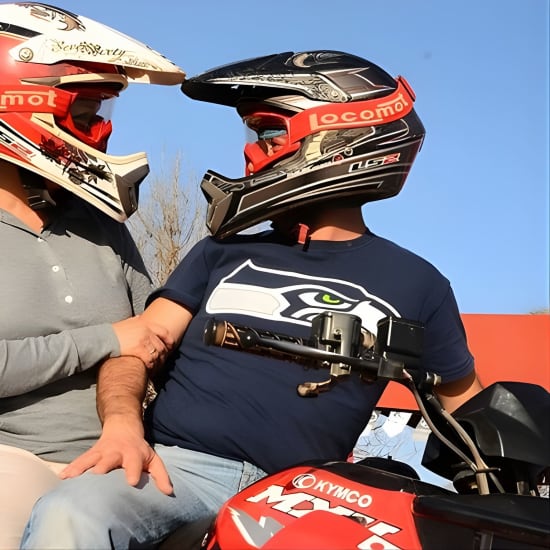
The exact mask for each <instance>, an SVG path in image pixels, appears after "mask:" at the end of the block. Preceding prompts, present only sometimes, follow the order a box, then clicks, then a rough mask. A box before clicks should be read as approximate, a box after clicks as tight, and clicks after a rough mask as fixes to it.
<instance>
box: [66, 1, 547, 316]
mask: <svg viewBox="0 0 550 550" xmlns="http://www.w3.org/2000/svg"><path fill="white" fill-rule="evenodd" d="M58 4H59V5H60V6H62V7H65V8H66V9H68V10H71V11H74V12H76V13H79V14H81V15H86V16H88V17H92V18H94V19H97V20H99V21H101V22H103V23H106V24H108V25H110V26H112V27H114V28H116V29H118V30H120V31H122V32H125V33H127V34H130V35H133V36H135V37H136V38H139V39H140V40H141V41H143V42H145V43H147V44H148V45H149V46H151V47H153V48H154V49H156V50H158V51H160V52H162V53H163V54H164V55H166V56H167V57H169V58H170V59H172V60H173V61H174V62H176V63H178V64H179V65H180V66H181V67H182V68H183V69H184V70H185V71H186V72H187V74H188V75H189V76H192V75H195V74H197V73H199V72H202V71H204V70H206V69H209V68H212V67H215V66H218V65H222V64H224V63H229V62H232V61H236V60H240V59H244V58H248V57H255V56H258V55H265V54H269V53H276V52H282V51H302V50H307V49H334V50H343V51H347V52H349V53H353V54H355V55H359V56H361V57H364V58H366V59H369V60H371V61H373V62H374V63H377V64H378V65H381V66H382V67H383V68H385V69H386V70H387V71H388V72H390V73H391V74H393V75H398V74H402V75H404V76H405V77H406V78H407V79H408V81H409V82H410V83H411V85H412V86H413V88H414V90H415V92H416V95H417V101H416V110H417V112H418V114H419V115H420V117H421V118H422V120H423V122H424V125H425V126H426V130H427V136H426V140H425V142H424V146H423V149H422V151H421V152H420V154H419V156H418V158H417V160H416V163H415V165H414V167H413V169H412V171H411V174H410V176H409V179H408V180H407V183H406V184H405V187H404V189H403V191H402V192H401V193H400V194H399V195H398V196H397V197H395V198H392V199H388V200H385V201H381V202H378V203H373V204H371V205H368V206H366V207H365V209H364V212H365V219H366V222H367V225H368V226H369V227H370V228H371V230H372V231H374V232H376V233H378V234H380V235H383V236H386V237H388V238H390V239H393V240H395V241H396V242H397V243H399V244H401V245H402V246H405V247H406V248H409V249H410V250H412V251H414V252H416V253H418V254H420V255H421V256H423V257H425V258H426V259H427V260H429V261H430V262H431V263H433V264H434V265H435V266H436V267H438V269H439V270H440V271H441V272H442V273H443V274H445V275H446V276H447V277H448V278H449V279H450V280H451V282H452V286H453V289H454V291H455V294H456V296H457V300H458V303H459V307H460V309H461V311H462V312H464V313H529V312H531V311H534V310H540V309H545V308H548V307H549V69H548V66H549V53H548V52H549V23H548V21H549V2H548V0H515V1H507V2H503V1H502V0H482V1H479V0H463V1H461V2H447V1H442V0H417V1H416V2H411V1H410V0H394V1H392V2H385V1H376V2H375V1H373V0H348V2H345V3H340V4H338V3H335V2H327V1H326V0H317V1H308V0H304V1H301V2H297V1H295V0H293V1H289V0H279V1H278V2H251V1H249V0H245V1H236V2H224V1H222V0H219V1H208V0H202V1H201V2H181V1H180V0H169V1H161V2H150V1H147V2H145V1H142V0H133V1H130V0H118V1H113V0H109V1H107V0H95V1H94V2H89V1H87V0H86V1H79V0H66V1H65V2H64V3H60V2H58ZM243 140H244V131H243V129H242V124H241V122H240V119H239V118H238V116H237V115H236V113H235V112H234V111H233V110H231V109H230V108H228V107H221V106H218V105H212V104H207V103H200V102H196V101H191V100H190V99H188V98H186V97H185V96H183V94H181V92H180V91H179V90H178V89H177V88H175V87H172V88H164V87H152V86H144V85H134V86H132V87H130V88H129V89H128V91H126V92H124V93H123V94H122V96H121V98H120V99H119V100H118V102H117V105H116V107H115V114H114V133H113V136H112V138H111V142H110V152H111V153H116V154H123V153H133V152H137V151H141V150H144V151H147V153H148V154H149V158H150V163H151V169H152V171H153V173H155V172H156V173H161V172H162V170H163V169H162V164H163V163H164V164H165V167H166V166H168V167H169V166H171V164H172V163H173V159H174V157H175V155H176V154H181V156H182V158H183V160H184V168H183V175H184V176H191V175H195V176H196V177H197V178H199V177H200V176H201V175H202V174H203V173H204V172H205V171H206V170H207V169H209V168H211V169H214V170H216V171H218V172H221V173H222V174H224V175H227V176H230V177H239V176H241V175H242V173H243V160H242V146H243ZM165 169H166V168H165ZM146 185H147V183H144V186H146Z"/></svg>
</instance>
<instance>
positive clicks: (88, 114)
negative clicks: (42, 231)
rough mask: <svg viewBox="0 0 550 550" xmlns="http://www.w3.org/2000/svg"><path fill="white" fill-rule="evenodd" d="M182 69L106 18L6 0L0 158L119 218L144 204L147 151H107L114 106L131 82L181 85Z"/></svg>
mask: <svg viewBox="0 0 550 550" xmlns="http://www.w3.org/2000/svg"><path fill="white" fill-rule="evenodd" d="M184 76H185V74H184V73H183V71H182V70H181V69H180V68H179V67H177V66H176V65H174V64H173V63H172V62H170V61H169V60H167V59H166V58H165V57H164V56H162V55H160V54H159V53H157V52H155V51H154V50H152V49H151V48H149V47H148V46H146V45H144V44H142V43H140V42H138V41H136V40H134V39H133V38H130V37H128V36H126V35H123V34H121V33H119V32H117V31H115V30H113V29H111V28H109V27H106V26H105V25H102V24H101V23H98V22H96V21H93V20H90V19H88V18H86V17H81V16H78V15H75V14H73V13H70V12H68V11H64V10H62V9H60V8H56V7H53V6H49V5H46V4H38V3H32V2H20V3H11V4H0V159H3V160H5V161H7V162H10V163H13V164H16V165H18V166H20V167H21V168H23V169H25V170H28V171H30V172H33V173H35V174H38V175H39V176H41V177H43V178H45V179H47V180H50V181H52V182H54V183H56V184H58V185H60V186H62V187H64V188H66V189H67V190H69V191H70V192H72V193H74V194H75V195H77V196H79V197H81V198H83V199H84V200H86V201H87V202H89V203H90V204H92V205H94V206H95V207H97V208H99V209H100V210H102V211H104V212H106V213H107V214H108V215H110V216H111V217H113V218H114V219H116V220H118V221H121V222H122V221H124V220H125V219H126V218H127V217H128V216H129V215H130V214H132V212H134V211H135V210H136V208H137V202H138V196H137V195H138V193H137V191H138V186H139V184H140V183H141V181H142V180H143V178H144V177H145V176H146V175H147V173H148V171H149V166H148V164H147V157H146V155H145V154H144V153H136V154H132V155H125V156H112V155H107V154H106V147H107V140H108V138H109V136H110V134H111V130H112V127H111V122H110V120H109V119H108V116H107V109H106V107H107V105H108V104H109V103H110V102H111V103H112V101H113V100H114V98H116V97H117V96H118V95H119V93H120V92H121V91H122V90H124V89H125V88H126V86H127V85H128V83H129V82H144V83H151V84H165V85H175V84H180V83H181V82H182V80H183V79H184Z"/></svg>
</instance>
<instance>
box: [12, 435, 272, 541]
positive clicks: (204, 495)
mask: <svg viewBox="0 0 550 550" xmlns="http://www.w3.org/2000/svg"><path fill="white" fill-rule="evenodd" d="M155 450H156V451H157V453H158V455H159V456H160V457H161V458H162V460H163V461H164V464H165V465H166V468H167V470H168V473H169V475H170V479H171V481H172V484H173V486H174V494H173V495H172V496H167V495H164V494H163V493H161V492H160V491H159V490H158V489H157V488H156V486H155V483H154V481H153V480H152V479H151V478H150V477H149V476H148V475H145V474H144V475H143V477H142V479H141V481H140V483H139V485H138V486H137V487H131V486H130V485H128V483H127V482H126V478H125V475H124V471H123V470H120V469H119V470H114V471H112V472H109V473H108V474H104V475H98V474H91V473H86V474H83V475H82V476H80V477H77V478H73V479H68V480H65V481H63V482H62V483H60V484H59V485H58V486H57V487H56V488H55V489H54V490H52V491H50V492H49V493H47V494H46V495H44V496H43V497H42V498H41V499H40V500H39V501H38V502H37V503H36V505H35V507H34V509H33V512H32V514H31V517H30V519H29V522H28V524H27V526H26V528H25V532H24V534H23V539H22V542H21V548H35V549H40V550H45V549H53V548H56V549H60V548H64V549H77V548H78V549H90V550H92V549H93V550H98V549H102V550H103V549H107V548H151V547H152V546H154V545H155V544H157V543H159V542H160V541H162V540H163V539H164V538H166V536H167V535H168V534H169V533H171V532H172V531H173V530H174V529H176V528H177V527H178V526H180V525H182V524H186V523H189V522H192V521H197V520H200V519H204V518H207V517H213V516H215V515H216V513H217V511H218V510H219V508H220V506H221V505H222V504H223V503H224V502H225V501H226V500H227V499H229V498H230V497H231V496H233V495H234V494H235V493H237V492H238V491H240V490H241V489H244V488H245V487H246V486H248V485H250V484H251V483H253V482H254V481H256V480H258V479H260V478H261V477H264V476H265V472H264V471H263V470H261V469H260V468H257V467H256V466H253V465H252V464H249V463H248V462H239V461H234V460H228V459H225V458H220V457H216V456H212V455H208V454H204V453H199V452H196V451H189V450H187V449H181V448H179V447H166V446H163V445H156V446H155Z"/></svg>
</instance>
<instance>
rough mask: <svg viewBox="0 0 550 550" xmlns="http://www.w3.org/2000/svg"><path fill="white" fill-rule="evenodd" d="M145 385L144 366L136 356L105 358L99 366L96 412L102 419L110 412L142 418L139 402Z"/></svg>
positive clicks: (145, 373)
mask: <svg viewBox="0 0 550 550" xmlns="http://www.w3.org/2000/svg"><path fill="white" fill-rule="evenodd" d="M146 388H147V370H146V367H145V365H144V364H143V362H142V361H141V360H140V359H138V358H137V357H131V356H122V357H116V358H113V359H108V360H107V361H105V363H103V365H101V368H100V369H99V376H98V384H97V412H98V415H99V418H100V419H101V421H102V422H103V423H105V421H106V420H107V419H108V418H110V417H113V416H124V417H126V418H127V419H128V420H129V419H131V418H135V419H138V420H139V421H140V422H141V416H142V410H143V409H142V404H143V399H144V397H145V390H146Z"/></svg>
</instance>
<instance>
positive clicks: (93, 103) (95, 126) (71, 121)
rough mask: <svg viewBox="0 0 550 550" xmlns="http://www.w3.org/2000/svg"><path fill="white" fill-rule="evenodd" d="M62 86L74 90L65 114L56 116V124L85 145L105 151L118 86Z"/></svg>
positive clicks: (110, 130)
mask: <svg viewBox="0 0 550 550" xmlns="http://www.w3.org/2000/svg"><path fill="white" fill-rule="evenodd" d="M65 89H67V90H68V91H70V92H71V93H72V94H73V99H72V101H71V104H70V106H69V110H68V112H67V114H66V115H65V116H63V117H56V122H57V124H58V125H59V126H60V127H61V128H63V129H64V130H65V131H67V132H69V133H70V134H71V135H73V136H75V137H76V138H78V139H79V140H81V141H83V142H84V143H86V144H87V145H90V146H91V147H93V148H94V149H97V150H99V151H102V152H105V151H106V150H107V141H108V139H109V136H110V135H111V132H112V124H111V118H112V114H113V109H114V103H115V100H116V98H117V97H118V87H115V86H103V85H102V86H98V85H88V86H78V87H73V86H68V87H66V88H65Z"/></svg>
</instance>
